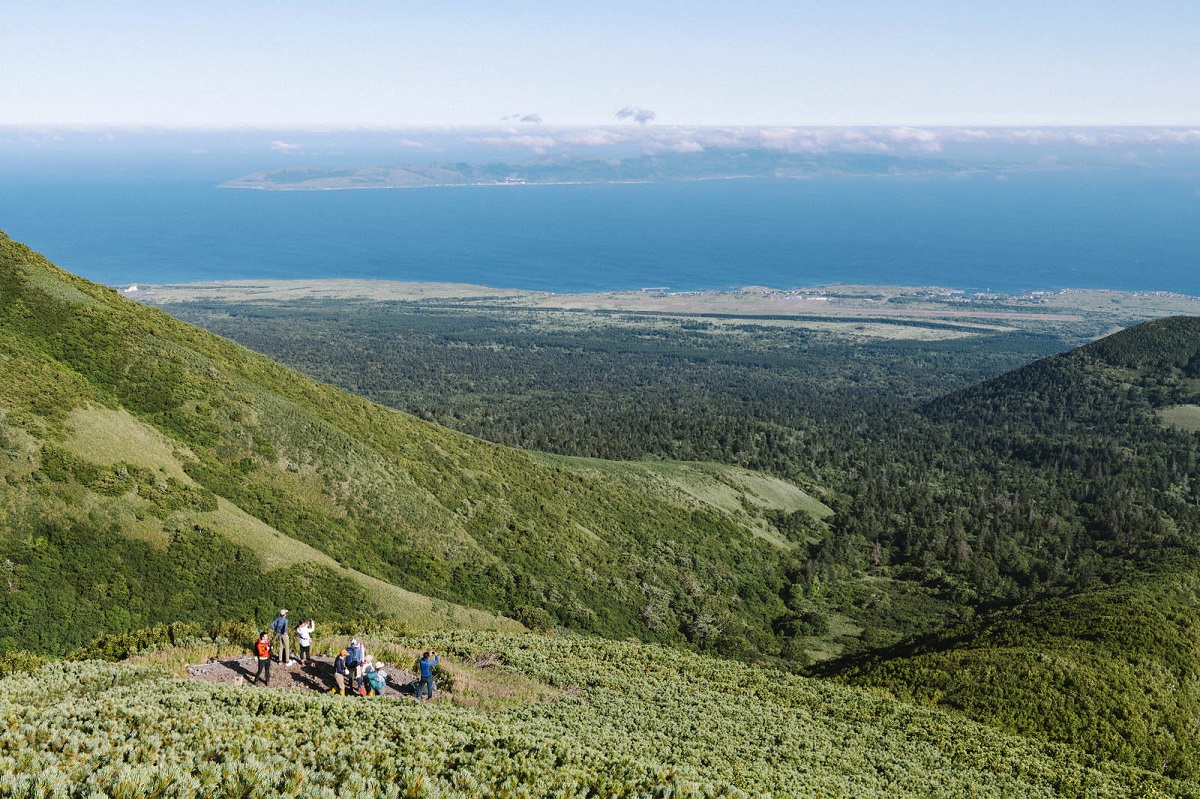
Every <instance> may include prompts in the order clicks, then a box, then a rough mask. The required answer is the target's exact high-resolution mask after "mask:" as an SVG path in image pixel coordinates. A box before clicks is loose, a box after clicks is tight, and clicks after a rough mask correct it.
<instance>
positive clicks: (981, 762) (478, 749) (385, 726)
mask: <svg viewBox="0 0 1200 799" xmlns="http://www.w3.org/2000/svg"><path fill="white" fill-rule="evenodd" d="M369 646H370V648H371V651H373V652H376V653H384V652H392V653H395V652H396V651H397V650H401V651H406V652H408V653H409V657H411V652H413V651H421V650H422V649H426V648H433V649H436V650H437V651H438V652H439V653H440V654H441V657H442V659H443V661H444V662H445V663H446V664H447V665H451V666H453V667H454V668H455V669H456V670H457V672H458V674H459V675H461V676H462V678H463V680H464V682H470V683H471V684H472V685H474V686H476V687H479V686H483V685H491V686H495V687H496V689H495V691H494V692H493V695H492V699H491V701H489V702H486V703H483V704H472V703H470V702H468V701H465V700H466V699H467V697H466V694H467V693H468V692H467V691H466V690H465V687H464V689H463V690H461V691H460V693H462V694H463V700H464V701H461V702H460V701H458V700H455V701H454V702H447V701H444V697H443V699H439V700H438V701H436V702H433V703H421V704H418V703H416V702H414V701H412V700H410V699H407V698H402V697H401V698H394V699H393V698H386V697H384V698H377V699H361V700H360V699H352V698H350V697H341V696H331V695H328V694H320V693H305V692H287V691H274V690H267V689H261V688H253V687H248V686H232V685H214V684H210V683H201V682H191V681H188V682H181V681H178V680H172V679H170V678H168V677H167V676H165V675H164V674H162V673H161V672H158V671H155V670H151V669H148V668H144V667H142V668H134V667H130V666H118V665H113V664H103V663H96V662H91V663H56V664H51V665H49V666H46V667H44V668H43V669H42V670H41V672H40V673H39V674H37V675H16V676H11V677H8V678H6V679H4V680H0V713H3V715H4V718H5V719H6V724H5V729H4V731H3V732H2V733H0V744H3V745H2V746H0V785H3V786H4V788H3V790H4V791H5V792H6V793H11V794H13V795H22V796H24V795H59V794H60V793H61V795H76V794H77V793H79V794H82V793H83V792H84V791H85V790H91V791H94V792H104V793H106V795H112V796H118V795H121V796H149V795H161V796H174V797H201V796H203V797H225V796H229V797H233V796H277V795H297V796H324V795H335V794H336V795H337V796H344V797H368V796H372V797H373V796H385V797H401V796H410V797H435V796H438V797H493V796H528V797H534V796H626V797H635V796H636V797H716V796H723V797H748V796H776V797H793V796H794V797H854V798H855V799H867V798H869V797H964V796H973V797H997V798H998V797H1004V798H1005V799H1014V798H1015V797H1039V798H1042V797H1045V798H1048V797H1079V799H1085V798H1086V799H1097V798H1100V797H1112V799H1116V798H1117V797H1132V796H1140V797H1196V796H1200V784H1197V783H1195V782H1192V781H1182V780H1171V779H1168V778H1165V777H1163V776H1161V775H1157V774H1153V773H1150V772H1147V771H1142V770H1139V769H1136V768H1133V767H1131V766H1126V765H1121V764H1115V763H1111V762H1104V761H1102V760H1097V759H1095V758H1092V757H1089V756H1086V755H1084V754H1082V753H1080V752H1079V751H1077V750H1075V749H1072V748H1071V747H1068V746H1062V745H1053V744H1045V743H1036V742H1031V741H1029V740H1026V739H1023V738H1020V737H1018V736H1015V735H1009V734H1004V733H1001V732H998V731H996V730H994V729H990V728H988V727H985V726H983V725H980V724H976V723H974V722H971V721H968V720H965V719H961V718H955V717H953V716H951V715H948V714H945V713H942V712H939V711H937V710H931V709H925V708H918V707H914V706H912V705H909V704H905V703H902V702H897V701H895V700H892V699H888V698H886V697H881V696H878V695H875V694H872V693H871V692H868V691H862V690H856V689H851V688H847V687H844V686H839V685H834V684H831V683H827V682H823V681H819V680H812V679H805V678H802V677H798V676H795V675H787V674H781V673H779V672H775V671H771V670H764V669H759V668H754V667H752V666H748V665H744V664H740V663H734V662H730V661H727V660H721V659H717V658H713V657H706V656H701V655H696V654H689V653H685V652H681V651H679V650H675V649H669V648H664V647H658V646H650V645H645V644H635V643H629V642H614V641H606V640H602V639H598V638H594V637H593V638H584V637H580V636H573V635H560V636H555V637H549V636H542V635H534V634H526V635H522V636H499V635H495V634H490V633H473V634H467V633H454V634H449V633H438V634H436V635H432V636H425V637H420V638H400V639H388V638H381V639H378V640H371V641H369ZM388 657H389V661H388V662H389V663H390V662H399V661H393V656H392V655H391V654H389V655H388ZM397 657H398V656H397ZM476 664H483V665H476ZM488 664H493V665H488Z"/></svg>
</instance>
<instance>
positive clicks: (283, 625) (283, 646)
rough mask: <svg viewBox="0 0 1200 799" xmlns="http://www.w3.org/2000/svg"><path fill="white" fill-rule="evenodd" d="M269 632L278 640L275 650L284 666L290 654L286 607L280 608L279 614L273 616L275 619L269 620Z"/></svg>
mask: <svg viewBox="0 0 1200 799" xmlns="http://www.w3.org/2000/svg"><path fill="white" fill-rule="evenodd" d="M271 632H273V633H275V637H276V639H277V640H278V642H279V643H278V645H277V646H276V650H277V651H278V652H279V662H280V663H282V664H284V665H285V666H286V665H287V662H288V660H289V659H290V658H291V655H292V652H291V649H290V648H289V647H288V618H287V608H283V609H281V610H280V611H279V615H278V616H276V617H275V621H273V622H271Z"/></svg>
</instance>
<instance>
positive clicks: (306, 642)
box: [296, 619, 316, 666]
mask: <svg viewBox="0 0 1200 799" xmlns="http://www.w3.org/2000/svg"><path fill="white" fill-rule="evenodd" d="M315 627H316V625H315V624H313V620H312V619H309V620H308V621H302V622H300V625H299V626H298V627H296V643H297V644H299V646H300V665H302V666H311V665H312V664H313V659H312V634H313V629H314V628H315Z"/></svg>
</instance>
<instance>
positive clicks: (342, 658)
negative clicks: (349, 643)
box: [331, 649, 350, 696]
mask: <svg viewBox="0 0 1200 799" xmlns="http://www.w3.org/2000/svg"><path fill="white" fill-rule="evenodd" d="M349 654H350V653H349V652H347V651H346V650H345V649H343V650H342V651H341V652H339V653H338V656H337V657H335V658H334V659H333V682H334V685H335V686H336V687H334V688H333V689H331V690H333V691H337V693H338V694H340V695H341V696H345V695H346V677H347V676H348V675H349V674H350V668H349V667H348V666H347V665H346V657H347V656H348V655H349Z"/></svg>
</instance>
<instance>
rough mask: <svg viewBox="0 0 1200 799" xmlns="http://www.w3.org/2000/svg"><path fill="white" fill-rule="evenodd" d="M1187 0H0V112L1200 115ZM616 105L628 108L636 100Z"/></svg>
mask: <svg viewBox="0 0 1200 799" xmlns="http://www.w3.org/2000/svg"><path fill="white" fill-rule="evenodd" d="M1198 20H1200V17H1198V16H1197V13H1196V7H1195V4H1194V2H1166V1H1165V0H1148V1H1143V2H1137V3H1134V2H1108V1H1107V0H1097V1H1096V2H1073V1H1068V2H1025V1H1024V0H1017V1H1016V2H989V3H984V2H970V1H968V2H945V1H940V2H938V1H934V0H915V1H913V2H896V1H893V2H867V1H865V0H847V1H845V2H831V0H823V2H804V1H803V0H800V1H796V2H766V1H762V0H744V2H737V3H727V2H709V3H702V2H700V3H698V2H677V1H676V0H664V1H663V2H653V0H641V1H640V2H626V1H625V0H615V2H606V3H570V2H561V1H560V2H542V1H541V0H538V1H536V2H508V1H507V0H496V1H495V2H475V1H474V0H465V1H463V2H456V1H455V0H444V1H443V2H437V3H434V2H428V0H426V2H421V3H410V2H353V1H351V2H333V1H332V0H324V1H323V2H308V0H288V2H280V1H279V0H242V1H241V2H223V1H222V0H214V1H211V2H193V3H182V2H143V1H142V0H125V1H122V0H114V2H103V3H101V2H94V0H93V2H75V1H74V0H69V1H67V2H56V1H55V0H37V2H31V1H30V0H5V2H4V3H3V4H2V7H0V31H3V46H2V47H0V76H3V79H2V80H0V125H7V126H32V125H88V126H121V125H165V126H204V127H232V126H261V127H306V126H326V127H354V126H364V127H408V126H423V125H483V126H486V125H495V124H500V123H502V122H504V121H505V118H506V117H509V118H511V117H513V116H524V115H536V117H538V118H540V119H541V120H543V121H544V123H545V124H547V125H600V124H613V123H616V122H618V120H617V119H616V118H615V117H614V113H615V112H616V111H617V110H618V109H621V108H623V107H626V106H632V107H636V108H641V109H646V110H648V111H652V112H653V113H654V124H656V125H661V124H665V125H1194V124H1196V123H1197V122H1200V81H1198V80H1197V79H1196V78H1197V76H1200V21H1198ZM624 124H628V125H636V124H637V123H635V122H633V121H628V120H627V121H625V122H624Z"/></svg>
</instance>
